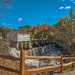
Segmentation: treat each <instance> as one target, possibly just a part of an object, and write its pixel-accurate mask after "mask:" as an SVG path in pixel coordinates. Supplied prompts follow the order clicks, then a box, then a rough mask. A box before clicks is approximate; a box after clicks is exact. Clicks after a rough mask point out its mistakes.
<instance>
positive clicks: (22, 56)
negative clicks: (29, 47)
mask: <svg viewBox="0 0 75 75" xmlns="http://www.w3.org/2000/svg"><path fill="white" fill-rule="evenodd" d="M0 58H3V59H8V60H16V61H20V68H19V71H17V70H14V69H11V68H8V67H4V66H1V65H0V69H4V70H7V71H10V72H16V73H19V75H24V74H26V73H30V72H38V71H41V70H46V69H52V68H57V67H60V72H63V67H64V66H68V65H72V67H73V68H74V59H75V57H73V55H71V57H63V55H60V56H59V57H49V56H25V50H21V52H20V58H17V57H12V56H6V55H0ZM25 59H59V60H60V65H55V66H47V67H41V68H35V69H29V70H25ZM67 59H71V60H72V61H71V62H69V63H65V64H63V60H67Z"/></svg>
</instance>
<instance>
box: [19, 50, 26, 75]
mask: <svg viewBox="0 0 75 75" xmlns="http://www.w3.org/2000/svg"><path fill="white" fill-rule="evenodd" d="M24 71H25V50H21V52H20V75H24Z"/></svg>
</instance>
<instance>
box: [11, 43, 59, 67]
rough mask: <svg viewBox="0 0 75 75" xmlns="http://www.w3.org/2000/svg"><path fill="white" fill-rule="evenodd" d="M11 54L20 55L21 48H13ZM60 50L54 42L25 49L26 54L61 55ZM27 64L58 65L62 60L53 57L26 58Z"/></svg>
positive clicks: (37, 65)
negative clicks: (43, 58)
mask: <svg viewBox="0 0 75 75" xmlns="http://www.w3.org/2000/svg"><path fill="white" fill-rule="evenodd" d="M10 54H11V55H12V56H15V57H20V50H16V49H15V48H12V49H11V50H10ZM59 55H60V50H58V49H56V48H55V45H54V44H50V45H46V46H41V47H36V48H32V49H29V50H25V56H59ZM25 64H26V65H28V66H36V67H39V66H42V65H57V64H60V60H58V59H51V60H37V59H26V60H25Z"/></svg>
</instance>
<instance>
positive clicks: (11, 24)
mask: <svg viewBox="0 0 75 75" xmlns="http://www.w3.org/2000/svg"><path fill="white" fill-rule="evenodd" d="M3 25H12V24H6V23H4V22H3Z"/></svg>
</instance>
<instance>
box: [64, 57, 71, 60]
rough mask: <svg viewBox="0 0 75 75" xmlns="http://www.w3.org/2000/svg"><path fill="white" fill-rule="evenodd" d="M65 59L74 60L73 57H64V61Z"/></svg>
mask: <svg viewBox="0 0 75 75" xmlns="http://www.w3.org/2000/svg"><path fill="white" fill-rule="evenodd" d="M65 59H72V58H71V57H64V58H63V60H65Z"/></svg>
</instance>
